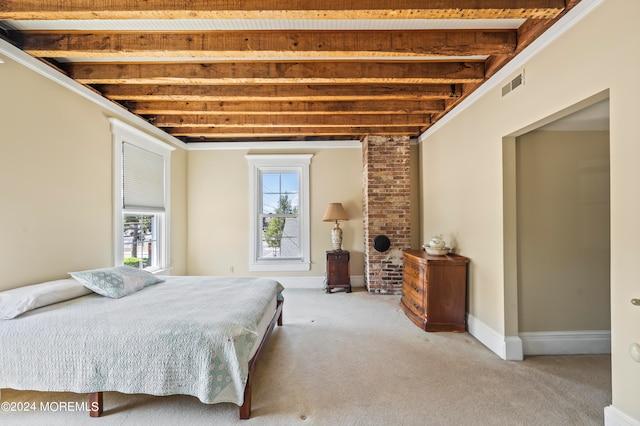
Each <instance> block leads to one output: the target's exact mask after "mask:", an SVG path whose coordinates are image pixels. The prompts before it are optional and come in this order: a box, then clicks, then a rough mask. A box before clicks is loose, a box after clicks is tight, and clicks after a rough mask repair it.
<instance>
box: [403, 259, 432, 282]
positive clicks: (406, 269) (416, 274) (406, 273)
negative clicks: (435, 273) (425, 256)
mask: <svg viewBox="0 0 640 426" xmlns="http://www.w3.org/2000/svg"><path fill="white" fill-rule="evenodd" d="M402 277H403V278H404V279H409V280H414V281H418V282H423V281H424V280H425V278H426V274H425V268H424V266H423V265H422V264H420V263H418V262H415V261H413V260H407V259H406V258H405V260H404V264H403V266H402Z"/></svg>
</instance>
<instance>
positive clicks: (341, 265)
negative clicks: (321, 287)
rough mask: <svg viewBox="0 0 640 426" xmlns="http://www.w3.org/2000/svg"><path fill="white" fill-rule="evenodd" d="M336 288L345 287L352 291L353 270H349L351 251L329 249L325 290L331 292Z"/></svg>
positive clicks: (348, 291) (349, 291)
mask: <svg viewBox="0 0 640 426" xmlns="http://www.w3.org/2000/svg"><path fill="white" fill-rule="evenodd" d="M334 288H344V289H345V290H347V293H351V272H350V270H349V252H348V251H347V250H337V251H336V250H331V251H327V284H326V286H325V291H326V292H327V293H331V290H332V289H334Z"/></svg>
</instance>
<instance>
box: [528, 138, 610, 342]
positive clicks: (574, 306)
mask: <svg viewBox="0 0 640 426" xmlns="http://www.w3.org/2000/svg"><path fill="white" fill-rule="evenodd" d="M516 153H517V190H516V193H517V240H518V247H517V250H518V264H517V269H518V331H519V332H520V333H522V332H547V331H577V330H580V331H586V330H609V329H610V327H611V309H610V299H609V292H610V276H611V269H610V267H609V264H610V243H609V242H610V239H611V236H610V232H609V230H610V227H611V226H610V215H609V211H610V201H609V200H610V190H609V187H610V184H609V132H608V131H533V132H530V133H527V134H525V135H522V136H520V137H519V138H517V150H516Z"/></svg>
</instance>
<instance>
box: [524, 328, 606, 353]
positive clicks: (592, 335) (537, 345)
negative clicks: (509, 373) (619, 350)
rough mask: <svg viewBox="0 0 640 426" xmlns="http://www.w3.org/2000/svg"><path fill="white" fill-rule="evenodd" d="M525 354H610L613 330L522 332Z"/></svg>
mask: <svg viewBox="0 0 640 426" xmlns="http://www.w3.org/2000/svg"><path fill="white" fill-rule="evenodd" d="M520 339H521V340H522V348H523V351H524V354H525V355H586V354H610V353H611V331H608V330H595V331H547V332H535V333H520Z"/></svg>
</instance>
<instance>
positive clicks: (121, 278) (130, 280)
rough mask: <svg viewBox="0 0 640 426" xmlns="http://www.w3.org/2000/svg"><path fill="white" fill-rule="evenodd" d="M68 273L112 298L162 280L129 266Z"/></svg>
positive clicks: (88, 286)
mask: <svg viewBox="0 0 640 426" xmlns="http://www.w3.org/2000/svg"><path fill="white" fill-rule="evenodd" d="M69 275H71V276H72V277H73V278H75V279H76V280H77V281H78V282H80V283H82V284H83V285H84V286H85V287H87V288H89V289H91V290H93V291H95V292H96V293H98V294H101V295H103V296H107V297H111V298H114V299H119V298H121V297H124V296H126V295H127V294H131V293H134V292H136V291H138V290H142V289H143V288H145V287H149V286H150V285H154V284H158V283H162V282H164V280H162V279H160V278H158V277H156V276H155V275H153V274H152V273H151V272H149V271H144V270H142V269H138V268H132V267H131V266H113V267H111V268H100V269H90V270H88V271H79V272H69Z"/></svg>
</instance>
